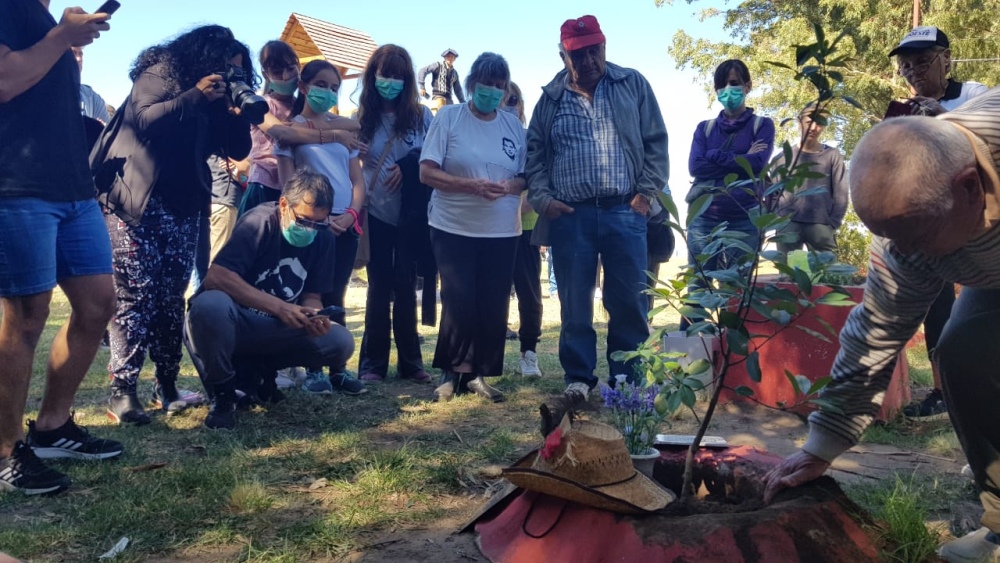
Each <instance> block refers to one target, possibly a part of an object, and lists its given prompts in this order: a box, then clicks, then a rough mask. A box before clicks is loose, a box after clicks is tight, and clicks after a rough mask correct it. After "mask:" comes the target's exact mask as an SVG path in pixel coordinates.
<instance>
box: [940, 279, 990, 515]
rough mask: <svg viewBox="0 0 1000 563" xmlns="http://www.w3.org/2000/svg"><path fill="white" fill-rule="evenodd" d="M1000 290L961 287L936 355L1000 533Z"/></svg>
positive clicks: (983, 499)
mask: <svg viewBox="0 0 1000 563" xmlns="http://www.w3.org/2000/svg"><path fill="white" fill-rule="evenodd" d="M998 344H1000V290H997V289H975V288H970V287H966V288H963V289H962V294H961V295H959V297H958V300H957V301H956V302H955V307H954V309H953V310H952V313H951V319H950V320H949V321H948V323H947V324H946V325H945V327H944V332H943V333H942V334H941V340H940V341H939V342H938V345H937V349H936V350H935V351H934V359H935V360H936V361H937V362H938V367H939V368H940V371H941V383H942V385H943V387H944V397H945V402H946V403H947V405H948V414H949V416H950V417H951V423H952V424H953V425H954V426H955V432H956V433H957V434H958V439H959V441H960V442H961V443H962V449H963V450H965V455H966V456H967V457H968V459H969V465H970V466H972V472H973V474H975V477H976V484H977V485H979V488H980V489H981V490H982V493H981V494H980V495H979V499H980V501H981V502H982V503H983V509H984V510H985V512H984V514H983V518H982V522H983V525H984V526H986V527H987V528H989V529H990V530H992V531H994V532H1000V345H998Z"/></svg>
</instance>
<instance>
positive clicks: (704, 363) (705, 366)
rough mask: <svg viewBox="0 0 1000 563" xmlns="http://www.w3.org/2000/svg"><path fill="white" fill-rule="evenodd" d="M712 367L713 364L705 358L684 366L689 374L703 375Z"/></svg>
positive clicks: (685, 371)
mask: <svg viewBox="0 0 1000 563" xmlns="http://www.w3.org/2000/svg"><path fill="white" fill-rule="evenodd" d="M710 369H712V364H710V363H709V362H708V360H705V359H704V358H699V359H697V360H695V361H693V362H691V363H690V364H688V365H687V367H686V368H684V373H686V374H688V375H701V374H703V373H705V372H707V371H709V370H710Z"/></svg>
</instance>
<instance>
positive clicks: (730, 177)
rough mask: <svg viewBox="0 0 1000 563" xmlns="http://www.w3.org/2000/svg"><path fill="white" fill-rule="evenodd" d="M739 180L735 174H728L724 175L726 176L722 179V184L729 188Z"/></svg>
mask: <svg viewBox="0 0 1000 563" xmlns="http://www.w3.org/2000/svg"><path fill="white" fill-rule="evenodd" d="M739 178H740V177H739V176H738V175H736V173H734V172H730V173H729V174H726V176H725V177H724V178H723V179H722V183H723V184H725V185H726V186H729V185H731V184H735V183H736V181H737V180H739Z"/></svg>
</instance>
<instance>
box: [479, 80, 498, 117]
mask: <svg viewBox="0 0 1000 563" xmlns="http://www.w3.org/2000/svg"><path fill="white" fill-rule="evenodd" d="M501 99H503V90H501V89H500V88H494V87H493V86H487V85H485V84H476V91H475V92H474V93H473V94H472V103H473V104H475V105H476V109H478V110H479V111H480V112H482V113H492V112H493V111H494V110H495V109H497V106H499V105H500V100H501Z"/></svg>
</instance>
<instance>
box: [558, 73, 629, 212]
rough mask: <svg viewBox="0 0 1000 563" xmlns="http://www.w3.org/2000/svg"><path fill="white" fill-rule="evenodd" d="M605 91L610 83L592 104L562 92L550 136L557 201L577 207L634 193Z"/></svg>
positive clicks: (602, 86)
mask: <svg viewBox="0 0 1000 563" xmlns="http://www.w3.org/2000/svg"><path fill="white" fill-rule="evenodd" d="M607 88H608V86H607V81H606V80H601V82H600V83H598V85H597V90H596V91H595V92H594V101H593V103H591V102H590V101H589V100H587V98H586V97H584V96H583V95H581V94H578V93H576V92H574V91H572V90H570V89H569V88H566V89H565V90H563V94H562V97H561V98H560V99H559V107H558V109H556V114H555V118H554V119H553V121H552V131H551V133H550V135H551V139H550V140H551V142H552V144H553V147H554V149H555V157H554V159H553V162H552V187H553V188H554V189H555V194H554V195H555V197H556V199H559V200H562V201H567V202H573V201H583V200H585V199H590V198H593V197H598V196H600V197H606V196H615V195H619V194H629V193H631V192H632V186H631V182H630V180H629V171H628V162H627V161H626V159H625V149H624V147H623V146H622V142H621V139H620V138H619V136H618V128H617V127H616V126H615V120H614V110H613V109H612V105H611V100H610V99H609V95H608V91H607Z"/></svg>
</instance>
